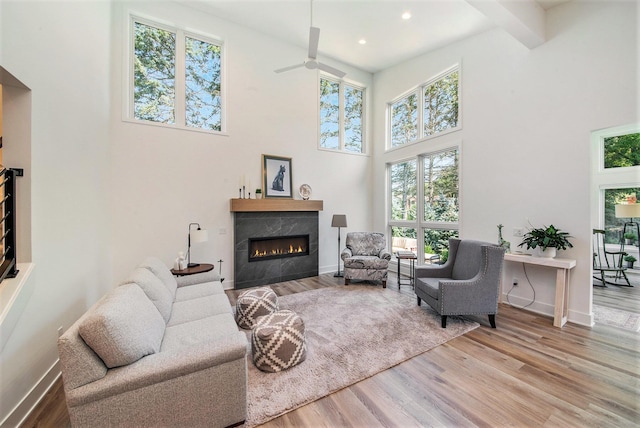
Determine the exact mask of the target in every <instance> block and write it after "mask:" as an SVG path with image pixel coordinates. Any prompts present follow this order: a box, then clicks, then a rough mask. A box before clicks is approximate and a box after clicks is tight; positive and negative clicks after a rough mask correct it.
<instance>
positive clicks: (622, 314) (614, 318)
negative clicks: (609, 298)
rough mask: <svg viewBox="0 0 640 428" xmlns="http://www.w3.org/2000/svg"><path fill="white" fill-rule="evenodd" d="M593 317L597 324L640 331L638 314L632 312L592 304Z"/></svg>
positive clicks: (639, 316) (639, 315)
mask: <svg viewBox="0 0 640 428" xmlns="http://www.w3.org/2000/svg"><path fill="white" fill-rule="evenodd" d="M593 318H594V320H595V322H596V323H597V324H606V325H610V326H612V327H618V328H623V329H625V330H631V331H640V314H634V313H633V312H627V311H623V310H622V309H614V308H609V307H606V306H598V305H593Z"/></svg>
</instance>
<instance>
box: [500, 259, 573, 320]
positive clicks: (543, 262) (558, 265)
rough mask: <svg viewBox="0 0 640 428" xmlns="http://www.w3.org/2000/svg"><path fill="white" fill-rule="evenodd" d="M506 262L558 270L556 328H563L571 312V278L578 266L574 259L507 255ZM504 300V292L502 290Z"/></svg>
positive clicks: (554, 315)
mask: <svg viewBox="0 0 640 428" xmlns="http://www.w3.org/2000/svg"><path fill="white" fill-rule="evenodd" d="M504 260H505V261H507V262H516V263H523V264H530V265H536V266H546V267H550V268H555V269H556V299H555V308H554V313H553V325H554V327H562V326H563V325H565V323H566V322H567V315H568V312H569V278H570V271H571V269H573V268H574V267H575V266H576V261H575V260H573V259H560V258H554V259H552V258H546V257H536V256H531V255H526V254H505V255H504ZM500 300H502V290H500Z"/></svg>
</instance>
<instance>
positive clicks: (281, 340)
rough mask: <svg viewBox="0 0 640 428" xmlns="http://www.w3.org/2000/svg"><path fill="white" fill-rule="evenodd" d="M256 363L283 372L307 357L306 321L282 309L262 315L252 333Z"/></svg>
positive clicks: (254, 360) (271, 370)
mask: <svg viewBox="0 0 640 428" xmlns="http://www.w3.org/2000/svg"><path fill="white" fill-rule="evenodd" d="M251 348H252V353H253V363H254V364H255V365H256V367H257V368H259V369H260V370H262V371H263V372H272V373H275V372H280V371H282V370H286V369H288V368H290V367H293V366H295V365H296V364H300V363H301V362H303V361H304V359H305V358H306V357H307V345H306V343H305V336H304V321H303V320H302V318H300V316H299V315H298V314H296V313H295V312H293V311H290V310H288V309H283V310H281V311H277V312H274V313H272V314H271V315H266V316H264V317H260V319H258V322H257V323H256V325H255V326H254V327H253V332H252V334H251Z"/></svg>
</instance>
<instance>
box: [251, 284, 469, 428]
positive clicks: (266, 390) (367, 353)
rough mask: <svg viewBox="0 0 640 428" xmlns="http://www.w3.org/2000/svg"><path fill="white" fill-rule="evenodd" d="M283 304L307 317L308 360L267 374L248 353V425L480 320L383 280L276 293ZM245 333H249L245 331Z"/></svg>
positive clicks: (431, 345) (443, 339)
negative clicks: (445, 312)
mask: <svg viewBox="0 0 640 428" xmlns="http://www.w3.org/2000/svg"><path fill="white" fill-rule="evenodd" d="M279 305H280V308H281V309H290V310H292V311H295V312H296V313H298V314H299V315H300V316H301V317H302V319H303V320H304V322H305V327H306V343H307V358H306V360H305V361H304V362H303V363H301V364H299V365H298V366H295V367H292V368H290V369H288V370H285V371H283V372H279V373H264V372H261V371H259V370H258V369H257V368H256V367H255V366H254V364H253V360H252V359H251V356H249V357H248V361H247V366H248V385H249V387H248V392H247V402H248V414H247V421H246V423H245V426H247V427H252V426H255V425H259V424H262V423H265V422H267V421H268V420H270V419H273V418H275V417H277V416H280V415H282V414H284V413H287V412H289V411H291V410H293V409H295V408H298V407H300V406H303V405H305V404H307V403H310V402H312V401H315V400H317V399H319V398H321V397H324V396H326V395H329V394H331V393H332V392H335V391H337V390H339V389H342V388H345V387H347V386H349V385H352V384H354V383H356V382H358V381H360V380H363V379H365V378H367V377H370V376H373V375H375V374H376V373H379V372H381V371H383V370H386V369H388V368H390V367H393V366H395V365H397V364H399V363H401V362H403V361H406V360H408V359H410V358H412V357H414V356H416V355H419V354H421V353H423V352H426V351H428V350H429V349H432V348H434V347H436V346H438V345H440V344H443V343H445V342H447V341H448V340H451V339H453V338H455V337H457V336H460V335H462V334H464V333H466V332H468V331H470V330H473V329H474V328H476V327H478V324H477V323H475V322H472V321H468V320H464V319H462V318H458V317H450V318H449V319H448V320H447V328H446V329H443V328H441V327H440V316H439V315H438V314H437V313H436V312H435V311H433V310H432V309H431V308H430V307H429V306H428V305H426V304H424V303H423V306H418V305H417V303H416V298H415V296H413V295H411V294H406V293H401V292H399V291H398V290H393V289H391V288H387V289H383V288H381V287H380V286H377V287H376V286H371V285H349V286H340V287H327V288H321V289H317V290H312V291H305V292H301V293H297V294H292V295H287V296H282V297H280V298H279ZM247 334H248V335H249V334H250V332H248V333H247Z"/></svg>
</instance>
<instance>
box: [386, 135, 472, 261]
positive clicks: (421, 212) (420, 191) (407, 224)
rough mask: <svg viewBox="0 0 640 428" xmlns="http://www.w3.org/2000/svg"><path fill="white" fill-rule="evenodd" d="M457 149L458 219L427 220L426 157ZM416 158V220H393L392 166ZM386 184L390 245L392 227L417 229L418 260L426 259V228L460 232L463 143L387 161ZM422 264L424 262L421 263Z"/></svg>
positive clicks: (442, 146) (446, 145) (449, 144)
mask: <svg viewBox="0 0 640 428" xmlns="http://www.w3.org/2000/svg"><path fill="white" fill-rule="evenodd" d="M453 150H456V151H457V152H458V221H457V222H446V221H432V220H429V221H427V220H425V218H424V217H425V198H424V188H425V183H424V165H425V159H427V158H428V157H430V156H434V155H437V154H439V153H445V152H449V151H453ZM412 160H416V162H417V164H416V180H417V181H416V183H417V188H416V197H417V201H416V203H417V207H416V220H393V216H392V209H393V207H392V202H393V200H392V183H391V168H392V166H393V165H396V164H399V163H403V162H408V161H412ZM386 186H387V195H388V196H387V202H386V205H387V207H386V217H387V222H386V223H387V225H386V229H387V234H388V236H389V239H390V241H389V245H391V240H392V239H393V235H392V228H393V227H404V228H410V229H415V230H416V239H417V242H418V243H421V244H420V245H418V248H417V256H418V260H419V261H421V260H424V237H425V232H424V231H425V229H437V230H456V231H458V234H459V232H460V229H461V224H462V211H463V208H462V203H461V201H462V143H461V142H457V143H448V144H443V145H441V146H440V147H433V148H432V150H429V151H426V152H421V153H419V154H418V155H415V156H410V157H405V158H400V159H396V160H393V161H389V162H387V163H386ZM419 264H422V263H419Z"/></svg>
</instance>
